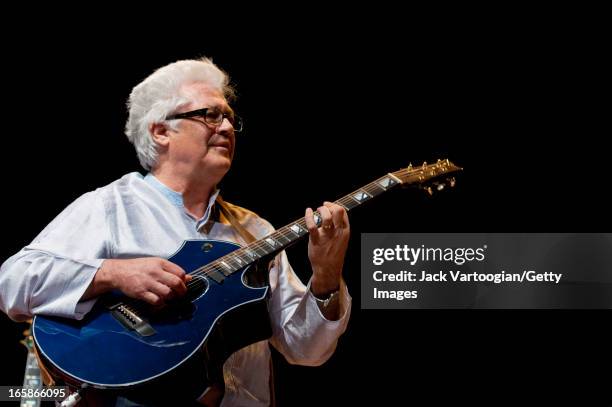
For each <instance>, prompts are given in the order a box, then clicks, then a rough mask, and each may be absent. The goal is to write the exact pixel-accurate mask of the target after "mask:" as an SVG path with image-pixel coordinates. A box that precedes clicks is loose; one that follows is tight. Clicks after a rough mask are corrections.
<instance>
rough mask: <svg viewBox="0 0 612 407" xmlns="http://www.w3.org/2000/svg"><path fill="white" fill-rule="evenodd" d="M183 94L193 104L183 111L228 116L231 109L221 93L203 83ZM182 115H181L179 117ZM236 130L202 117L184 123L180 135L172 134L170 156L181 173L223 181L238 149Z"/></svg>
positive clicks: (186, 86)
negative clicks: (211, 111) (236, 145)
mask: <svg viewBox="0 0 612 407" xmlns="http://www.w3.org/2000/svg"><path fill="white" fill-rule="evenodd" d="M181 91H182V93H183V94H184V95H185V96H187V97H188V98H189V99H191V100H193V101H194V102H193V103H192V104H190V105H188V106H185V107H183V108H181V109H180V112H187V111H191V110H196V109H203V108H208V109H218V110H220V111H222V112H225V113H229V112H230V111H231V108H230V107H229V105H228V103H227V101H226V100H225V98H224V97H223V94H222V93H221V92H219V91H218V90H216V89H214V88H212V87H210V86H209V85H207V84H204V83H192V84H189V85H185V86H183V88H182V89H181ZM180 112H179V113H180ZM235 142H236V139H235V136H234V128H233V127H232V125H231V123H230V122H229V121H228V120H227V119H225V118H224V119H223V121H222V122H221V124H219V125H211V124H208V123H206V122H205V121H204V118H203V117H199V116H196V117H192V118H188V119H181V120H180V122H179V124H178V130H177V131H170V145H169V150H168V152H169V154H170V160H171V162H172V164H173V165H175V166H177V167H178V168H180V170H181V172H187V173H190V174H191V173H194V172H196V173H199V175H203V176H204V175H205V176H213V177H223V175H225V173H227V171H228V170H229V168H230V165H231V163H232V158H233V156H234V148H235Z"/></svg>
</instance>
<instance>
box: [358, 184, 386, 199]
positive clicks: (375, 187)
mask: <svg viewBox="0 0 612 407" xmlns="http://www.w3.org/2000/svg"><path fill="white" fill-rule="evenodd" d="M363 189H365V190H366V191H368V192H369V193H371V194H372V195H373V196H378V195H380V194H382V193H383V192H385V191H386V189H385V188H384V187H383V186H382V185H380V184H379V183H378V182H372V183H370V184H368V185H366V186H365V187H364V188H363Z"/></svg>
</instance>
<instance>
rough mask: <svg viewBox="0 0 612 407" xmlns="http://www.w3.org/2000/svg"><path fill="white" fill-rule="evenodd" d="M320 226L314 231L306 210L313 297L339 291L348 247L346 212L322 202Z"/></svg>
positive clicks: (314, 224) (348, 234)
mask: <svg viewBox="0 0 612 407" xmlns="http://www.w3.org/2000/svg"><path fill="white" fill-rule="evenodd" d="M317 210H318V211H319V214H320V216H321V226H320V227H317V225H316V223H315V221H314V215H313V211H312V209H310V208H307V209H306V216H305V220H306V227H307V228H308V231H309V232H310V239H309V241H308V258H309V259H310V264H311V265H312V271H313V276H312V282H311V290H312V293H313V294H314V295H315V296H317V297H326V296H328V295H329V294H330V293H332V292H334V291H336V290H338V288H339V286H340V278H341V277H342V266H343V265H344V256H345V254H346V249H347V247H348V241H349V236H350V233H351V232H350V226H349V220H348V215H347V213H346V210H345V209H344V208H343V207H342V206H340V205H337V204H335V203H331V202H323V206H320V207H319V208H317Z"/></svg>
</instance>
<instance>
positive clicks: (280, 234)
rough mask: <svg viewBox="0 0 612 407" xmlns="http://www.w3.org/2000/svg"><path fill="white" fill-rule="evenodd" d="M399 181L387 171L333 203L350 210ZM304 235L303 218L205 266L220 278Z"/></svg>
mask: <svg viewBox="0 0 612 407" xmlns="http://www.w3.org/2000/svg"><path fill="white" fill-rule="evenodd" d="M401 183H402V182H401V181H400V179H398V178H397V177H396V176H395V175H393V174H387V175H385V176H383V177H381V178H378V179H377V180H374V181H372V182H370V183H369V184H367V185H365V186H363V187H362V188H359V189H357V190H355V191H353V192H351V193H350V194H348V195H345V196H343V197H342V198H340V199H338V200H337V201H335V203H336V204H338V205H340V206H342V207H344V208H345V209H346V210H347V211H350V210H352V209H355V208H356V207H358V206H360V205H361V204H363V203H364V202H367V201H369V200H371V199H373V198H375V197H377V196H379V195H381V194H382V193H384V192H387V191H389V190H391V189H393V188H395V187H396V186H398V185H400V184H401ZM314 220H315V223H316V224H317V226H320V225H321V216H320V214H319V212H318V211H316V212H314ZM306 235H308V228H307V227H306V221H305V220H304V218H303V217H302V218H300V219H298V220H295V221H293V222H291V223H289V224H288V225H285V226H283V227H281V228H279V229H277V230H276V231H275V232H273V233H271V234H269V235H268V236H266V237H264V238H262V239H260V240H257V241H255V242H253V243H251V244H249V245H247V246H245V247H243V248H240V249H238V250H236V251H233V252H232V253H229V254H227V255H225V256H223V257H221V258H219V259H217V260H216V261H214V262H213V263H210V264H208V265H206V266H205V267H206V269H207V270H206V272H207V273H208V275H209V276H210V277H211V278H213V279H214V280H223V278H224V276H227V275H229V274H232V273H234V272H235V271H238V270H240V269H242V268H243V267H245V266H247V265H249V264H252V263H254V262H256V261H258V260H260V259H261V258H264V257H268V256H273V255H275V254H276V253H278V252H280V251H281V250H284V249H286V248H287V247H289V246H291V245H293V244H294V243H296V242H297V241H299V240H300V239H302V238H303V237H305V236H306Z"/></svg>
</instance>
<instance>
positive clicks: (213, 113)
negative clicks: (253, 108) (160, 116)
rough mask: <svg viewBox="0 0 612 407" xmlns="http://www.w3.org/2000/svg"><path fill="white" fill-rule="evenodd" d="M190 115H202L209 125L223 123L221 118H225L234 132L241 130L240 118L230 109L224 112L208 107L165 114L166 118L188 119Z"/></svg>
mask: <svg viewBox="0 0 612 407" xmlns="http://www.w3.org/2000/svg"><path fill="white" fill-rule="evenodd" d="M192 117H202V118H203V119H204V122H205V123H207V124H210V125H211V126H220V125H221V123H223V119H227V120H228V121H229V122H230V123H231V124H232V127H233V128H234V131H235V132H236V133H239V132H241V131H242V128H243V124H242V118H241V117H240V116H237V115H235V114H234V112H232V111H230V112H229V113H224V112H222V111H221V110H219V109H215V108H208V107H205V108H204V109H198V110H192V111H190V112H185V113H175V114H171V115H168V116H166V120H175V119H189V118H192Z"/></svg>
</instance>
